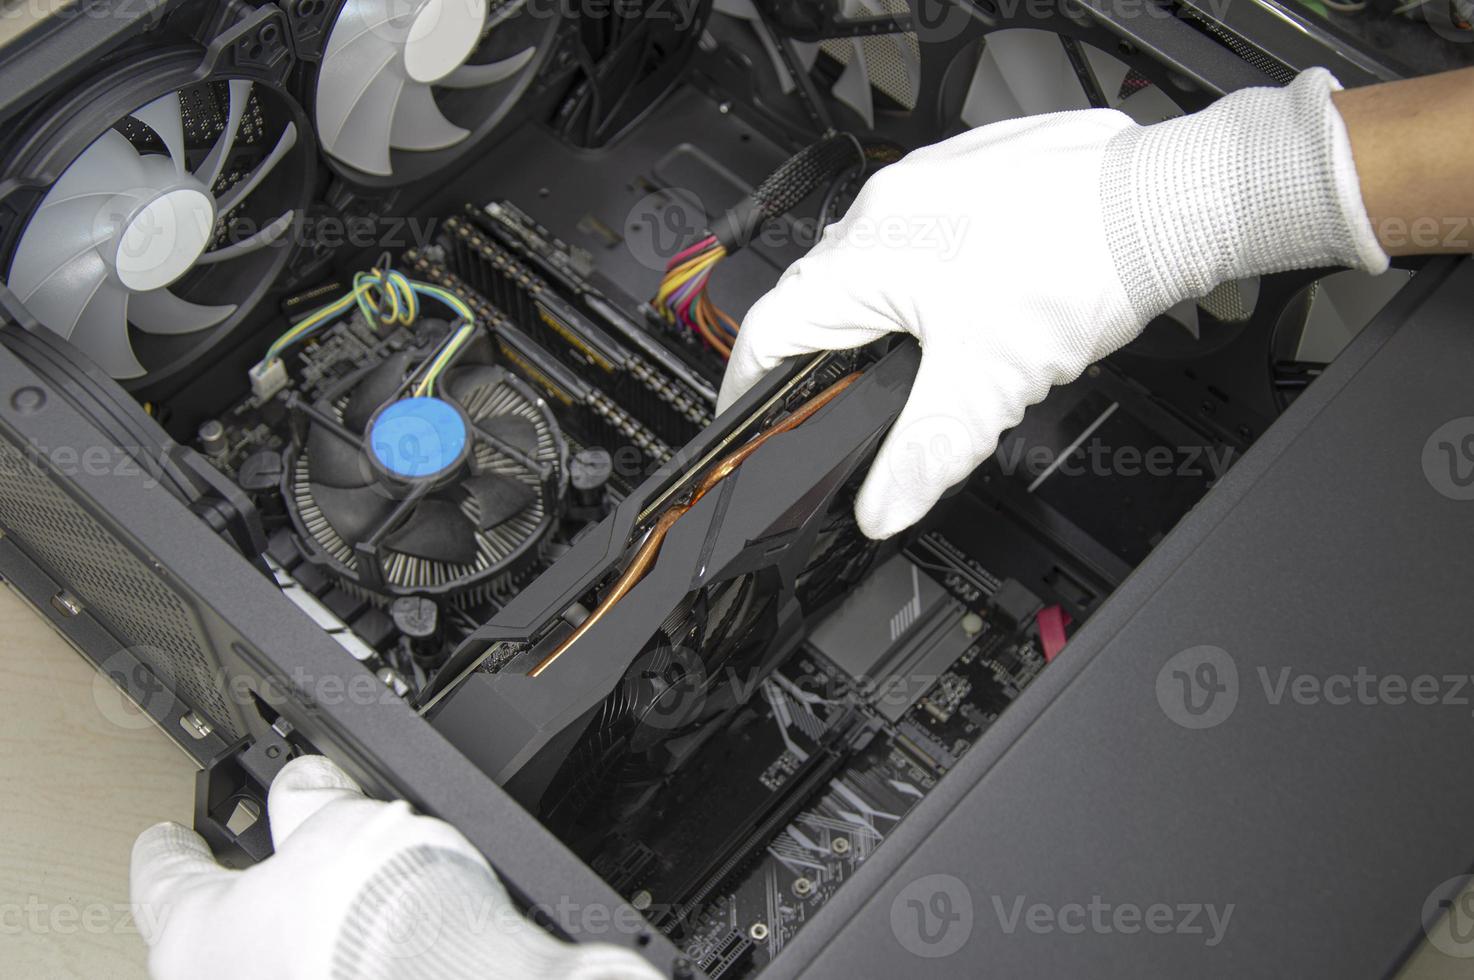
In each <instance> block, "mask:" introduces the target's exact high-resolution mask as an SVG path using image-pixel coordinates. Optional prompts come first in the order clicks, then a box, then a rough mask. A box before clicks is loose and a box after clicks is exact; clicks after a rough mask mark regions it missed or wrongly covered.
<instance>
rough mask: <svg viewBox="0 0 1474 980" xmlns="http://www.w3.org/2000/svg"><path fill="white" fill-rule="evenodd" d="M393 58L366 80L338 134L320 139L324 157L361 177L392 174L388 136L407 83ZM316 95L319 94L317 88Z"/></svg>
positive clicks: (329, 133)
mask: <svg viewBox="0 0 1474 980" xmlns="http://www.w3.org/2000/svg"><path fill="white" fill-rule="evenodd" d="M395 57H396V55H395V54H394V53H392V52H391V55H390V59H389V60H386V61H385V62H384V63H383V64H382V65H381V66H379V68H378V69H376V71H375V73H374V74H373V75H372V76H371V77H370V78H369V80H368V83H367V84H366V85H365V86H364V87H363V89H362V91H361V92H360V94H359V95H358V97H357V98H356V99H354V100H353V101H352V103H351V107H350V109H349V111H348V112H347V114H346V115H345V116H344V117H343V122H342V124H341V125H340V126H339V128H338V132H337V133H336V134H331V131H328V132H327V133H326V134H325V135H324V138H323V149H324V150H326V151H327V152H328V153H330V154H332V155H333V156H334V157H337V158H338V159H339V160H341V161H343V162H344V163H346V164H348V165H349V166H351V167H355V168H357V169H358V170H362V171H363V172H364V173H369V174H377V175H379V176H381V177H388V176H390V175H392V174H393V173H394V166H393V164H392V163H391V162H390V158H389V133H390V130H391V128H392V126H393V122H394V106H395V104H396V103H397V102H398V101H399V93H400V90H401V89H403V88H404V87H405V85H406V84H408V82H409V79H408V78H407V77H406V76H405V75H404V73H403V71H402V70H401V69H400V68H399V67H398V66H397V65H395V64H393V63H392V62H393V60H394V58H395ZM318 91H319V93H321V91H322V87H321V85H319V87H318ZM320 102H321V96H320V95H319V103H320Z"/></svg>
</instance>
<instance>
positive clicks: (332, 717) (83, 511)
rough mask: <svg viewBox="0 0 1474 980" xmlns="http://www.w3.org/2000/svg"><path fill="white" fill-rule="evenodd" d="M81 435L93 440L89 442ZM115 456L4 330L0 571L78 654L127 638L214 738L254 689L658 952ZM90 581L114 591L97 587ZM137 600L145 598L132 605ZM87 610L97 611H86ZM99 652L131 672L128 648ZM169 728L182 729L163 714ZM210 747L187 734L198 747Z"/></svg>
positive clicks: (521, 895)
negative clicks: (172, 651) (172, 649)
mask: <svg viewBox="0 0 1474 980" xmlns="http://www.w3.org/2000/svg"><path fill="white" fill-rule="evenodd" d="M89 447H93V448H94V449H95V450H96V451H94V453H92V454H91V455H90V456H89V455H88V454H87V453H86V450H87V449H88V448H89ZM126 456H127V453H126V449H125V447H117V446H111V445H110V444H109V443H108V442H107V440H106V437H105V436H104V435H103V434H102V433H101V432H99V431H98V430H97V429H96V428H95V427H93V426H92V425H90V424H88V423H87V422H86V421H85V420H84V419H83V417H82V416H81V415H80V414H78V413H77V412H76V411H75V410H74V409H73V408H72V407H71V406H70V405H69V403H68V402H67V401H66V399H65V398H63V397H62V396H61V394H60V393H59V392H56V391H53V390H50V389H49V388H48V385H47V383H46V382H44V381H43V380H42V379H40V378H39V377H38V376H37V375H36V374H35V373H34V372H32V371H31V370H30V369H29V368H28V367H27V366H26V365H25V364H23V363H22V362H20V361H19V360H18V359H17V358H16V357H15V356H14V355H13V354H12V353H11V352H10V351H8V350H6V349H4V348H3V347H0V464H3V465H0V480H5V481H8V483H9V484H13V486H8V487H7V489H6V490H5V492H6V493H11V492H15V493H20V494H23V495H24V506H16V507H12V508H11V509H10V511H9V517H8V519H6V520H5V521H4V522H3V523H4V524H5V526H4V528H3V530H4V535H3V538H0V574H3V575H4V576H5V578H6V580H7V581H8V582H9V583H10V584H11V585H12V586H14V587H16V588H17V590H18V591H20V592H21V593H22V594H23V595H24V596H25V597H26V598H28V599H29V600H30V601H31V602H32V603H33V604H34V605H36V606H37V607H38V608H40V609H41V610H42V613H43V615H46V616H47V617H48V619H49V620H50V621H52V622H54V623H56V624H57V625H58V628H59V629H61V631H62V632H63V633H64V635H66V636H67V638H68V639H69V640H71V642H73V643H74V644H76V645H78V646H79V647H81V648H83V649H84V652H85V653H86V655H87V656H88V658H89V659H91V660H92V661H93V662H94V663H100V664H108V663H109V662H110V658H116V657H117V656H118V653H119V651H120V650H123V651H126V652H127V653H128V654H129V656H131V657H133V659H134V660H135V661H139V662H144V663H145V665H146V667H147V668H148V669H149V670H150V671H151V675H150V676H151V677H152V678H153V679H155V680H156V681H157V682H159V683H162V684H164V685H170V684H172V685H175V686H173V687H167V688H166V689H162V690H161V689H160V688H158V687H155V688H154V689H153V692H154V697H155V698H156V699H157V700H155V702H154V704H153V707H154V708H155V709H159V710H157V711H155V712H153V713H155V715H156V717H160V718H164V717H168V716H167V714H166V713H165V712H164V711H163V710H162V708H161V706H162V705H173V710H174V711H175V712H176V714H177V713H182V708H183V707H184V706H185V705H190V706H192V707H193V706H195V702H196V701H204V702H209V705H208V706H206V705H201V707H205V710H206V711H208V710H209V709H210V707H213V709H214V711H215V715H212V716H211V720H212V721H217V722H220V724H219V725H218V726H216V729H215V734H214V736H212V737H216V738H218V737H220V736H225V735H229V736H230V737H231V738H232V739H233V738H234V737H235V736H242V737H244V736H248V735H250V734H252V733H255V734H258V735H263V736H267V735H268V734H269V733H267V732H266V720H265V716H264V715H263V714H262V713H261V712H260V710H259V709H258V707H257V706H258V704H259V703H262V702H264V703H266V704H268V705H269V706H270V707H271V708H272V709H274V711H275V712H276V713H279V715H280V717H281V718H284V719H286V720H287V721H288V722H290V724H291V726H292V728H293V729H294V732H295V736H294V737H298V738H300V739H301V740H302V742H304V743H305V744H307V745H310V746H312V747H315V748H316V749H317V750H319V751H322V752H324V753H326V754H327V755H329V756H331V757H332V758H333V759H334V760H335V761H337V762H338V763H340V764H341V765H343V766H344V767H345V768H346V769H347V770H348V771H349V772H351V773H352V774H353V775H354V776H355V777H356V778H357V779H358V780H359V781H360V782H361V783H362V784H363V785H364V786H365V787H366V788H367V789H368V791H369V792H370V793H371V794H373V795H376V796H379V797H383V798H396V797H402V798H404V799H407V800H409V801H410V802H411V803H412V804H413V805H415V806H416V807H417V808H419V809H420V810H421V811H423V812H425V813H429V814H432V815H434V816H437V817H440V818H442V819H444V820H447V821H448V822H450V823H451V824H453V825H454V826H456V827H457V828H458V829H459V830H461V832H462V833H464V834H465V835H466V837H467V838H468V839H469V840H470V841H471V842H472V843H473V844H475V845H476V846H477V847H478V848H479V849H480V850H481V851H482V852H483V853H485V854H486V855H487V858H488V860H490V861H491V863H492V865H493V866H494V867H495V868H496V869H497V871H498V873H499V874H500V875H501V877H502V879H503V881H504V882H505V883H506V884H507V886H508V888H509V889H510V891H511V892H512V894H513V895H514V897H515V898H516V899H517V900H518V901H519V902H521V903H523V905H524V906H526V907H528V908H529V909H531V910H533V911H534V912H535V913H536V914H537V916H538V917H539V919H540V920H541V921H543V922H544V923H545V924H547V925H550V926H551V927H552V928H554V929H556V930H557V931H559V932H562V933H563V934H565V935H568V936H571V937H573V938H575V939H580V940H587V941H604V942H613V943H617V944H622V945H625V946H629V947H631V948H636V949H638V950H639V951H640V952H641V954H642V955H645V956H647V957H648V958H650V959H651V960H652V962H654V963H656V965H657V966H658V967H660V968H662V969H665V970H667V971H669V970H671V969H672V964H673V963H674V962H675V961H676V960H677V959H678V958H679V953H678V951H677V950H676V949H675V948H674V947H673V946H671V945H670V943H669V942H668V941H667V940H666V939H665V938H664V937H663V936H661V935H659V934H657V933H654V932H653V931H651V930H649V929H648V927H647V926H646V924H645V922H644V920H643V919H642V918H641V917H640V916H639V915H638V914H637V913H635V912H634V911H633V910H632V909H630V908H629V906H628V904H627V903H626V902H625V900H624V899H623V898H621V897H620V896H619V895H617V894H615V893H614V892H613V891H612V890H610V889H609V888H608V886H607V885H605V884H604V883H603V882H602V881H601V880H600V879H599V878H598V877H597V876H595V875H594V874H593V873H592V872H591V871H590V870H589V869H588V868H587V867H586V866H585V865H584V864H583V863H582V862H580V861H579V860H578V859H577V858H575V857H574V856H573V855H572V854H571V853H570V852H569V851H568V850H567V849H566V848H565V847H564V846H563V845H562V844H561V843H560V842H559V841H558V840H557V838H555V837H554V836H553V835H551V834H550V833H548V832H547V831H546V830H545V829H544V828H543V827H542V826H541V825H540V824H538V823H537V822H536V821H535V820H534V819H533V818H532V817H531V816H529V815H528V814H527V813H526V812H525V811H524V810H522V809H521V808H520V807H519V806H517V804H516V803H515V802H514V801H513V800H512V799H511V798H510V797H508V796H507V795H506V794H505V793H504V792H503V791H502V790H501V789H500V788H498V787H497V786H496V785H495V784H493V783H492V782H491V781H490V780H489V779H487V778H486V777H485V776H484V775H482V774H481V773H480V771H479V770H477V769H476V768H475V767H474V766H473V765H472V764H471V763H470V762H469V761H467V760H466V759H465V757H464V756H462V755H461V754H460V753H459V752H457V751H456V750H455V749H454V748H453V747H452V746H451V745H450V744H449V743H447V742H446V741H445V740H444V739H442V738H441V737H440V736H439V735H438V734H437V733H436V732H435V731H434V730H433V729H431V727H430V726H429V725H428V724H427V723H426V722H425V721H423V720H422V719H421V718H420V717H419V715H417V714H416V713H415V712H414V711H413V710H412V709H411V708H410V707H409V706H408V705H407V704H405V703H404V702H403V701H401V700H400V699H399V698H398V697H396V696H395V695H393V694H392V693H390V692H389V691H388V689H387V688H385V687H384V685H383V684H382V683H380V682H379V681H378V680H377V678H375V677H374V676H373V675H372V674H371V673H369V672H368V671H367V669H365V668H364V667H363V666H362V665H360V664H359V663H358V662H357V661H355V660H354V659H353V658H352V657H351V656H350V655H349V654H348V653H347V652H346V651H345V650H344V649H343V647H341V646H339V645H338V643H337V642H335V641H334V640H333V639H332V638H331V637H330V636H328V635H327V634H326V633H324V632H323V631H322V630H321V629H320V628H318V627H317V626H316V625H315V624H314V623H313V622H312V620H311V619H310V618H308V616H307V615H306V614H305V613H304V612H302V611H301V610H300V609H298V608H297V606H295V605H294V604H293V603H291V602H290V601H289V600H288V599H287V598H286V597H285V596H284V595H283V594H282V593H281V591H280V590H279V589H278V588H277V587H276V585H275V584H274V583H273V582H272V581H271V580H270V579H269V578H267V576H266V575H265V574H264V573H262V572H261V571H259V570H258V569H256V568H255V567H254V566H252V565H251V564H250V563H249V562H247V561H246V560H245V559H244V558H242V557H241V555H240V554H239V552H237V551H235V550H234V549H232V548H231V547H230V545H228V544H227V543H226V541H225V540H224V539H222V538H221V537H220V536H219V535H217V534H216V533H215V532H214V531H212V530H211V529H210V528H209V527H208V526H207V525H206V524H205V523H204V522H203V521H202V520H200V519H199V518H197V517H196V516H194V515H193V514H191V513H190V511H189V510H188V509H186V508H185V507H184V505H183V504H182V503H180V501H179V500H178V499H177V498H176V497H175V496H174V495H173V494H171V493H169V492H167V491H165V490H164V489H162V488H161V487H160V486H159V485H158V484H157V483H156V482H154V481H152V480H149V479H147V478H145V477H144V475H143V473H142V472H141V471H140V470H139V469H138V468H137V467H136V466H130V465H127V464H126V463H125V462H120V460H121V459H122V458H123V457H126ZM89 460H90V461H89ZM109 463H111V464H112V465H108V464H109ZM59 555H62V556H64V557H58V556H59ZM107 567H117V568H119V569H120V570H125V571H126V573H127V576H129V578H128V581H130V582H133V579H132V577H131V576H132V575H133V574H134V572H137V574H138V576H140V577H139V579H138V580H137V581H136V582H133V585H131V586H130V588H134V589H136V590H138V591H140V593H141V594H140V595H138V596H137V597H136V598H137V601H138V602H139V604H140V607H139V608H137V609H133V610H129V609H127V608H126V606H125V601H126V599H127V594H126V591H127V590H126V589H124V588H120V587H118V586H117V584H116V583H110V582H108V581H107V580H106V579H105V578H102V577H101V576H100V575H99V570H101V569H105V568H107ZM145 573H146V575H147V576H152V577H153V580H152V581H151V582H150V581H148V580H147V579H146V578H145V577H143V576H144V575H145ZM79 582H80V583H82V584H81V585H80V587H79ZM104 588H113V589H115V591H116V592H117V594H116V595H113V596H103V595H102V593H101V591H100V590H102V589H104ZM53 590H54V591H53ZM63 591H64V592H67V593H69V594H70V595H72V596H73V597H75V599H76V600H77V603H76V604H77V606H78V607H79V608H80V612H79V613H70V612H68V611H67V604H66V603H65V602H63V601H61V600H58V605H52V604H51V601H50V599H51V596H54V595H56V593H57V592H63ZM146 602H154V603H156V604H157V606H158V608H157V609H153V610H150V609H148V608H143V606H142V604H143V603H146ZM99 609H105V610H111V615H105V616H101V617H94V616H93V613H94V612H95V611H97V610H99ZM159 609H164V610H170V611H173V613H175V614H177V618H176V619H175V620H174V626H173V629H174V630H175V632H174V634H173V636H172V638H171V640H170V642H171V643H173V642H177V643H178V644H179V648H177V650H176V652H177V654H178V656H176V657H174V658H159V657H157V656H155V655H153V654H152V653H151V652H150V647H158V646H159V645H160V644H159V643H158V642H157V638H155V639H154V640H153V641H150V639H149V638H147V637H145V639H144V640H143V641H141V642H140V641H139V640H138V639H136V634H134V632H133V630H131V629H130V628H129V627H130V624H135V623H136V624H149V623H151V622H153V621H154V620H155V619H157V618H158V610H159ZM48 610H49V611H48ZM139 628H142V627H141V626H140V627H139ZM189 647H192V649H193V652H190V650H189V649H187V648H189ZM111 662H112V664H113V666H114V667H115V668H116V670H117V671H121V672H122V673H124V674H125V675H131V674H132V671H133V667H132V666H130V664H129V663H124V662H122V661H119V660H116V659H113V660H112V661H111ZM130 663H131V662H130ZM161 664H162V665H164V666H163V667H162V668H160V665H161ZM155 668H160V669H155ZM114 672H115V671H114V670H112V669H110V670H108V673H109V674H112V673H114ZM186 685H188V686H186ZM201 685H203V686H205V687H207V688H208V689H202V688H201ZM161 695H162V697H161ZM175 702H177V704H176V703H175ZM221 719H228V720H229V721H222V720H221ZM166 732H167V733H168V734H170V735H172V736H174V737H176V738H180V739H181V740H182V739H183V738H187V736H183V735H182V733H180V731H179V728H178V726H177V725H173V727H172V730H171V729H170V727H168V726H166ZM224 741H225V739H221V740H220V742H219V743H216V742H210V743H209V745H208V748H215V747H218V744H223V743H224ZM210 754H213V752H208V751H205V750H199V749H196V752H195V757H196V758H197V759H198V758H201V757H202V756H204V755H210Z"/></svg>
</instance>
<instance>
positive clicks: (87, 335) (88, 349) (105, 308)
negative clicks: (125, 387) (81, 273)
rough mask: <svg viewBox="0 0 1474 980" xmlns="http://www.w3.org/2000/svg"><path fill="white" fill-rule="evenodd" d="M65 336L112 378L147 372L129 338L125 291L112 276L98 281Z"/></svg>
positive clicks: (122, 377) (134, 376)
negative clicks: (75, 323) (94, 289)
mask: <svg viewBox="0 0 1474 980" xmlns="http://www.w3.org/2000/svg"><path fill="white" fill-rule="evenodd" d="M68 339H69V340H71V342H72V343H74V344H76V345H77V347H78V348H79V349H81V351H82V353H84V354H86V355H87V356H88V357H90V358H92V360H94V361H96V362H97V366H98V367H100V368H102V369H103V370H104V371H106V372H107V373H108V374H110V375H112V376H113V377H115V378H118V379H120V380H126V379H128V378H141V377H143V376H144V374H146V373H147V372H146V371H144V369H143V365H142V364H139V363H138V357H137V356H136V355H135V354H134V353H133V345H132V344H131V343H129V341H128V290H127V289H126V288H125V287H124V286H123V284H122V283H120V282H116V281H114V280H113V279H112V278H111V277H106V276H105V277H104V278H103V279H102V281H101V282H100V283H98V286H97V290H96V291H95V292H94V293H93V294H92V296H91V298H90V299H89V300H88V301H87V305H86V306H85V307H84V308H83V310H82V314H81V316H80V317H79V318H78V319H77V325H76V327H75V328H74V329H73V330H72V332H71V336H70V337H69V338H68Z"/></svg>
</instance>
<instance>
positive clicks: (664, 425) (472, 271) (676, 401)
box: [446, 218, 711, 445]
mask: <svg viewBox="0 0 1474 980" xmlns="http://www.w3.org/2000/svg"><path fill="white" fill-rule="evenodd" d="M446 230H447V231H448V232H449V233H450V235H449V243H450V253H451V256H452V264H453V266H454V268H455V270H456V272H457V273H459V274H460V275H462V276H463V277H464V278H466V279H467V280H468V281H469V282H471V284H472V285H473V287H474V288H476V289H477V291H478V292H481V293H482V294H483V295H486V296H487V297H488V298H490V299H491V300H492V302H494V303H495V304H496V305H498V306H499V307H501V308H502V309H504V310H506V311H507V313H508V314H509V316H510V318H511V319H512V321H513V322H514V323H515V324H516V325H517V326H518V327H520V328H521V329H522V330H524V331H525V332H526V333H528V334H529V335H530V336H532V337H533V338H534V339H535V340H537V341H539V342H540V343H542V344H543V346H544V347H546V348H547V349H548V350H549V351H551V352H552V353H553V354H554V355H555V356H556V357H557V358H558V359H559V360H560V361H562V362H563V363H564V364H565V365H567V366H568V367H570V368H572V369H573V370H575V371H577V372H578V373H579V375H580V376H581V377H583V378H584V379H585V380H587V381H588V382H590V383H591V384H593V385H595V386H596V387H598V388H600V389H601V390H603V391H604V392H605V393H606V394H608V395H609V396H611V397H612V398H614V399H615V400H616V401H618V402H619V404H621V405H623V406H624V407H625V408H626V409H627V410H628V411H629V412H630V413H631V414H633V415H635V416H636V417H637V418H639V419H640V420H641V421H642V422H644V423H645V424H646V425H647V426H648V427H649V428H650V429H652V430H653V431H654V432H656V433H657V434H658V435H659V436H660V437H661V438H663V439H664V440H666V441H667V442H669V443H672V444H677V445H679V444H684V443H685V442H687V441H689V440H690V439H692V438H693V437H694V436H696V434H697V433H699V432H700V431H701V429H702V428H703V427H704V426H705V425H706V424H707V423H708V422H710V420H711V416H710V413H709V411H708V410H707V406H706V404H705V403H704V402H703V401H702V399H701V398H700V397H699V396H697V395H695V394H694V393H692V392H691V391H690V390H689V389H687V388H686V387H685V386H684V385H681V384H678V383H676V382H674V381H673V380H671V379H670V378H669V377H668V376H667V375H665V374H664V373H662V372H661V371H658V370H656V369H655V368H654V367H653V366H652V365H651V364H650V362H649V361H647V360H645V359H644V358H643V357H641V356H640V355H639V354H637V353H635V352H633V351H631V350H630V349H629V348H628V347H625V346H624V345H622V344H620V343H619V342H618V341H616V340H615V339H614V338H613V337H611V336H610V335H609V334H608V333H606V332H605V331H604V330H602V329H601V328H599V327H598V326H597V325H595V324H594V323H593V322H592V321H590V320H589V318H588V317H587V316H586V315H584V314H583V313H582V312H581V311H579V310H578V309H576V308H575V307H574V306H573V305H572V304H571V303H569V302H567V301H566V300H564V299H563V298H561V297H560V296H559V295H558V294H557V293H555V292H554V291H553V290H552V289H550V288H549V287H548V285H547V283H546V282H545V281H544V280H543V279H542V278H541V277H540V276H538V275H537V273H535V272H533V271H531V270H530V269H528V268H527V266H525V265H523V264H522V263H521V262H520V261H519V260H518V259H517V258H516V257H515V256H513V255H512V254H511V253H510V252H508V251H507V250H506V249H505V248H503V247H502V246H501V245H499V244H498V243H496V242H495V241H492V240H491V239H490V238H488V237H487V236H486V235H484V234H482V233H481V232H480V231H479V230H478V229H476V228H474V227H473V226H471V225H470V224H469V223H467V222H465V221H462V220H461V219H459V218H452V219H451V220H450V221H448V222H447V223H446Z"/></svg>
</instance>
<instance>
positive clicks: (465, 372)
mask: <svg viewBox="0 0 1474 980" xmlns="http://www.w3.org/2000/svg"><path fill="white" fill-rule="evenodd" d="M504 377H505V375H504V374H503V373H502V370H501V368H494V367H484V366H477V367H464V368H458V369H457V370H456V371H454V372H453V373H452V374H451V375H450V377H448V378H447V379H446V382H445V387H446V390H448V391H449V392H450V397H452V398H454V399H455V400H456V401H458V402H460V404H461V407H462V408H468V407H469V406H468V404H467V403H468V402H471V401H474V400H475V398H476V395H477V394H478V393H479V392H481V391H484V390H486V389H489V388H495V387H496V386H497V385H499V384H501V383H502V379H503V378H504Z"/></svg>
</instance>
